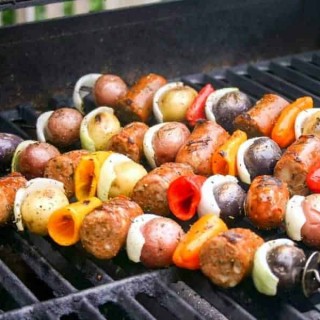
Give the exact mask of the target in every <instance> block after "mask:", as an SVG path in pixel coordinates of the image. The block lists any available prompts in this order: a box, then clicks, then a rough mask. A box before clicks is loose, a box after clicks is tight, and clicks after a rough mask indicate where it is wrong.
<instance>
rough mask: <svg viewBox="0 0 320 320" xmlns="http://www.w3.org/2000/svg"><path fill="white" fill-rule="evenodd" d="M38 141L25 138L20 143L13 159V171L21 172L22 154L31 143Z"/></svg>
mask: <svg viewBox="0 0 320 320" xmlns="http://www.w3.org/2000/svg"><path fill="white" fill-rule="evenodd" d="M33 143H37V141H36V140H25V141H22V142H20V143H19V144H18V146H17V147H16V150H15V151H14V154H13V157H12V160H11V172H20V166H19V162H20V154H21V152H22V151H23V150H24V149H25V148H27V147H28V146H29V145H30V144H33Z"/></svg>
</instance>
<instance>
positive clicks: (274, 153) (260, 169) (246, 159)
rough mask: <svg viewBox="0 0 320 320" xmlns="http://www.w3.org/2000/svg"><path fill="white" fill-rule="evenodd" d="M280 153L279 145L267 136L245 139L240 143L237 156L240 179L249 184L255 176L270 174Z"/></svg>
mask: <svg viewBox="0 0 320 320" xmlns="http://www.w3.org/2000/svg"><path fill="white" fill-rule="evenodd" d="M281 155H282V152H281V149H280V147H279V146H278V145H277V144H276V143H275V142H274V141H273V140H272V139H270V138H268V137H258V138H251V139H249V140H247V141H245V142H244V143H242V144H241V145H240V147H239V150H238V156H237V168H238V174H239V178H240V180H241V181H242V182H244V183H247V184H250V183H251V181H252V180H253V179H254V178H255V177H256V176H260V175H272V174H273V170H274V168H275V165H276V163H277V161H278V160H279V159H280V158H281Z"/></svg>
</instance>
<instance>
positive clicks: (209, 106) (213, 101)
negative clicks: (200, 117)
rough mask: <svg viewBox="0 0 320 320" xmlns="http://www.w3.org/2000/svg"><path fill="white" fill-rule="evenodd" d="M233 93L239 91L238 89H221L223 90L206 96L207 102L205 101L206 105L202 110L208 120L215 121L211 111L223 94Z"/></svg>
mask: <svg viewBox="0 0 320 320" xmlns="http://www.w3.org/2000/svg"><path fill="white" fill-rule="evenodd" d="M234 91H239V89H238V88H223V89H219V90H216V91H214V92H212V93H211V94H210V95H209V96H208V98H207V101H206V105H205V109H204V111H205V114H206V117H207V119H208V120H210V121H216V117H215V115H214V113H213V111H212V107H213V106H214V105H216V104H217V103H218V102H219V100H220V99H221V98H222V97H223V96H224V95H225V94H227V93H229V92H234Z"/></svg>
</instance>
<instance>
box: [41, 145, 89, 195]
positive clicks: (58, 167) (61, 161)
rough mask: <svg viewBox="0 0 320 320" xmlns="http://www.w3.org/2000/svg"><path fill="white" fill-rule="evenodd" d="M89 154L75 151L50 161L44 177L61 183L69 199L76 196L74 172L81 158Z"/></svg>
mask: <svg viewBox="0 0 320 320" xmlns="http://www.w3.org/2000/svg"><path fill="white" fill-rule="evenodd" d="M85 154H88V151H87V150H74V151H69V152H67V153H64V154H62V155H60V156H57V157H54V158H52V159H51V160H49V161H48V162H47V164H46V167H45V170H44V177H46V178H50V179H54V180H58V181H61V182H62V183H63V185H64V190H65V192H66V195H67V197H68V198H69V199H70V198H72V197H73V196H74V171H75V169H76V167H77V165H78V163H79V161H80V158H81V157H82V156H83V155H85Z"/></svg>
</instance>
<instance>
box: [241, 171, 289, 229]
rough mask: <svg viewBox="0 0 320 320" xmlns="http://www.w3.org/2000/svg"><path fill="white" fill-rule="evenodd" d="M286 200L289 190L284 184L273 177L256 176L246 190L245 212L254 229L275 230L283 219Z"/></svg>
mask: <svg viewBox="0 0 320 320" xmlns="http://www.w3.org/2000/svg"><path fill="white" fill-rule="evenodd" d="M288 200H289V190H288V186H287V184H286V183H285V182H283V181H281V180H280V179H278V178H276V177H273V176H268V175H263V176H258V177H256V178H255V179H254V180H253V181H252V183H251V185H250V188H249V190H248V193H247V197H246V200H245V212H246V215H247V217H248V218H249V219H250V221H251V222H252V223H253V224H254V225H255V226H256V227H258V228H261V229H271V228H277V227H280V225H281V224H282V221H283V219H284V215H285V211H286V206H287V202H288Z"/></svg>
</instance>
